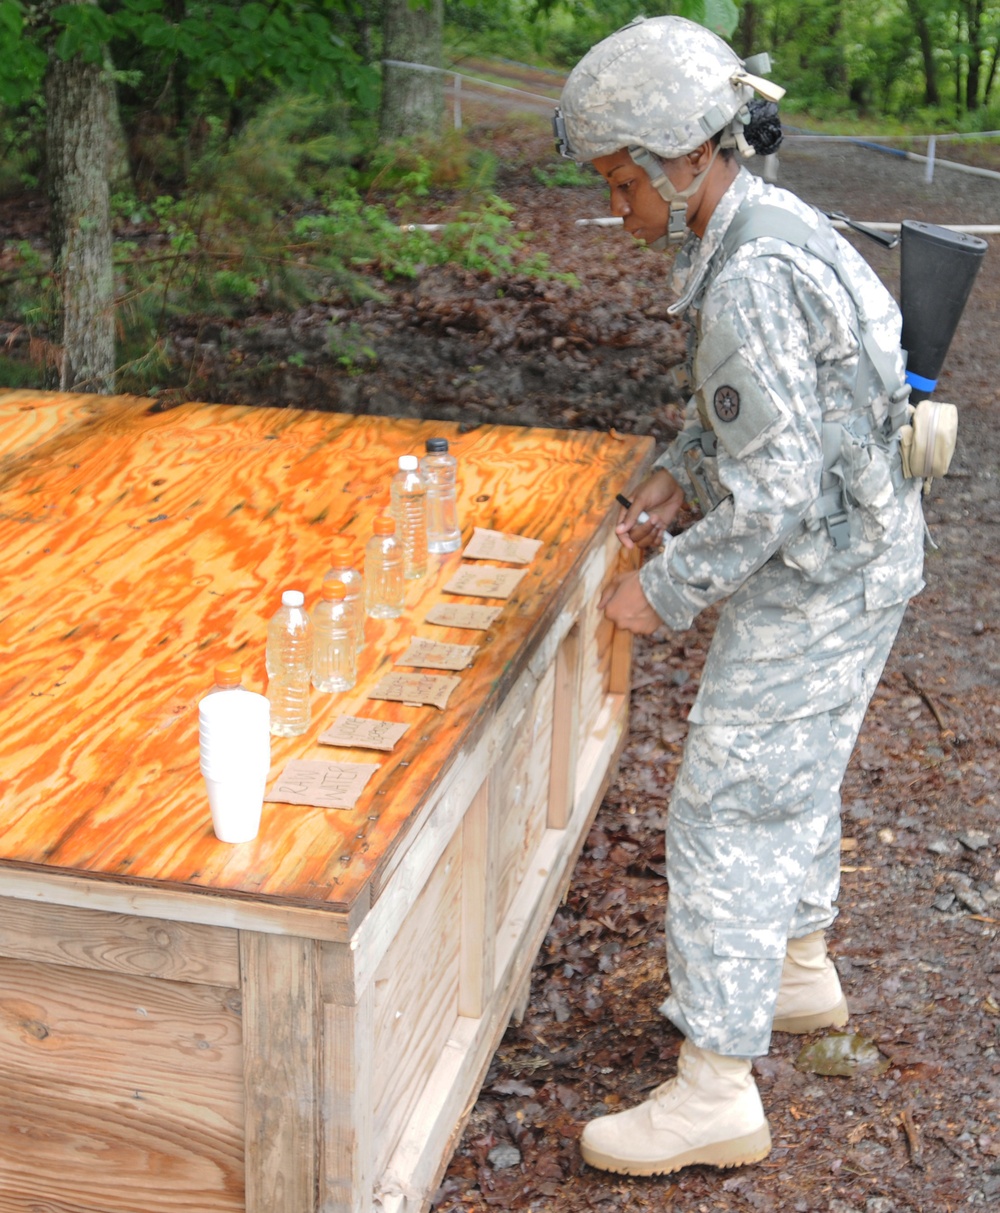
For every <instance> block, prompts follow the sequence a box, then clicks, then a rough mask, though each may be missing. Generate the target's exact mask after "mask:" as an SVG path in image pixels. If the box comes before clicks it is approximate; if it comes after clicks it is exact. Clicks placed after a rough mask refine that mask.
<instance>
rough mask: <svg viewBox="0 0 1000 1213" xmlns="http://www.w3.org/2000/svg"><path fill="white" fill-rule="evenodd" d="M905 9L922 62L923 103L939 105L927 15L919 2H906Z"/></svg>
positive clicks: (932, 42)
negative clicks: (911, 21)
mask: <svg viewBox="0 0 1000 1213" xmlns="http://www.w3.org/2000/svg"><path fill="white" fill-rule="evenodd" d="M907 8H909V10H910V16H911V18H912V19H913V24H914V26H915V28H916V31H917V38H918V39H919V41H920V54H921V57H922V59H923V62H924V103H925V104H926V105H940V104H941V94H940V93H939V92H938V85H937V65H936V63H935V62H934V39H933V38H932V37H931V30H930V25H929V24H928V21H927V14H926V12H925V11H924V9H923V7H922V6H921V3H920V0H907Z"/></svg>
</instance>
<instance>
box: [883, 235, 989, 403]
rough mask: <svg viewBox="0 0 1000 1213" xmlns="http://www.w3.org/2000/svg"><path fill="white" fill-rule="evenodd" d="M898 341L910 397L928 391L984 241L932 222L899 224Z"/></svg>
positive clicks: (919, 397)
mask: <svg viewBox="0 0 1000 1213" xmlns="http://www.w3.org/2000/svg"><path fill="white" fill-rule="evenodd" d="M901 235H902V247H901V250H900V287H899V297H900V310H901V311H902V313H903V336H902V341H901V344H902V346H903V349H904V350H906V352H907V355H906V377H907V379H909V380H910V383H911V384H912V385H913V390H912V392H911V394H910V399H911V400H914V401H916V400H923V399H924V398H925V397H927V396H929V395H930V394H931V392H933V390H934V387H935V385H936V383H937V378H938V375H939V374H940V372H941V367H942V366H943V365H944V359H945V355H946V354H947V352H948V347H949V346H950V345H951V339H952V337H954V335H955V330H956V329H957V328H958V322H959V320H960V319H961V317H962V312H963V310H964V309H965V304H966V301H967V300H968V298H969V292H970V291H971V290H972V284H973V282H975V280H976V274H977V273H978V272H979V266H980V263H981V262H982V259H983V254H984V253H985V252H986V241H985V240H980V238H979V237H978V236H972V235H968V234H966V233H964V232H952V231H950V230H949V229H948V228H946V227H938V226H936V225H935V224H933V223H920V222H918V221H917V220H914V219H907V220H905V221H904V222H903V224H902V225H901Z"/></svg>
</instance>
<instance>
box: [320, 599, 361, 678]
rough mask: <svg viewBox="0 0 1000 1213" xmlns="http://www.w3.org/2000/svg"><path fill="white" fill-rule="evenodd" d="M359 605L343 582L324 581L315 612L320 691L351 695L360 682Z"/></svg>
mask: <svg viewBox="0 0 1000 1213" xmlns="http://www.w3.org/2000/svg"><path fill="white" fill-rule="evenodd" d="M354 608H355V603H354V602H351V601H350V600H349V599H348V597H347V587H346V586H345V585H344V583H343V582H342V581H333V580H331V581H324V582H323V590H322V597H321V598H320V600H319V602H318V603H317V604H316V606H315V607H314V608H313V661H312V684H313V686H314V687H315V688H316V690H317V691H326V692H330V691H349V690H350V689H351V687H352V686H354V684H355V682H357V678H358V664H357V651H358V650H357V643H356V639H357V634H358V631H357V628H356V626H355V624H354Z"/></svg>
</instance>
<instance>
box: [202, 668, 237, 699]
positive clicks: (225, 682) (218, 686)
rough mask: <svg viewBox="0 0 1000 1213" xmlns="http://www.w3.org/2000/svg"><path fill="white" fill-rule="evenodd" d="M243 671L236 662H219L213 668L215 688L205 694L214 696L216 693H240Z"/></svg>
mask: <svg viewBox="0 0 1000 1213" xmlns="http://www.w3.org/2000/svg"><path fill="white" fill-rule="evenodd" d="M243 689H244V687H243V671H242V670H241V669H240V663H239V662H238V661H220V662H219V664H218V665H217V666H216V667H215V686H213V687H211V688H210V689H209V690H208V691H206V692H205V694H206V695H214V694H215V693H216V691H242V690H243Z"/></svg>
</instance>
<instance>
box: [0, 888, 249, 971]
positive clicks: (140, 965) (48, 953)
mask: <svg viewBox="0 0 1000 1213" xmlns="http://www.w3.org/2000/svg"><path fill="white" fill-rule="evenodd" d="M0 956H10V957H13V958H15V959H17V960H38V961H46V962H48V963H49V964H58V965H69V966H71V967H74V968H80V969H100V970H104V971H106V972H111V973H126V974H131V975H133V976H137V977H166V978H169V979H171V980H172V981H192V982H198V983H200V984H203V985H211V986H229V987H232V988H237V987H238V986H239V984H240V958H239V947H238V942H237V937H236V932H235V931H226V930H223V929H221V928H218V927H204V926H195V925H187V924H185V923H178V922H168V921H167V920H166V919H162V918H134V917H131V916H129V915H125V914H102V913H100V912H99V911H97V910H76V909H64V908H59V907H52V906H38V905H30V904H28V903H27V902H23V901H16V900H15V899H14V898H11V897H0Z"/></svg>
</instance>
